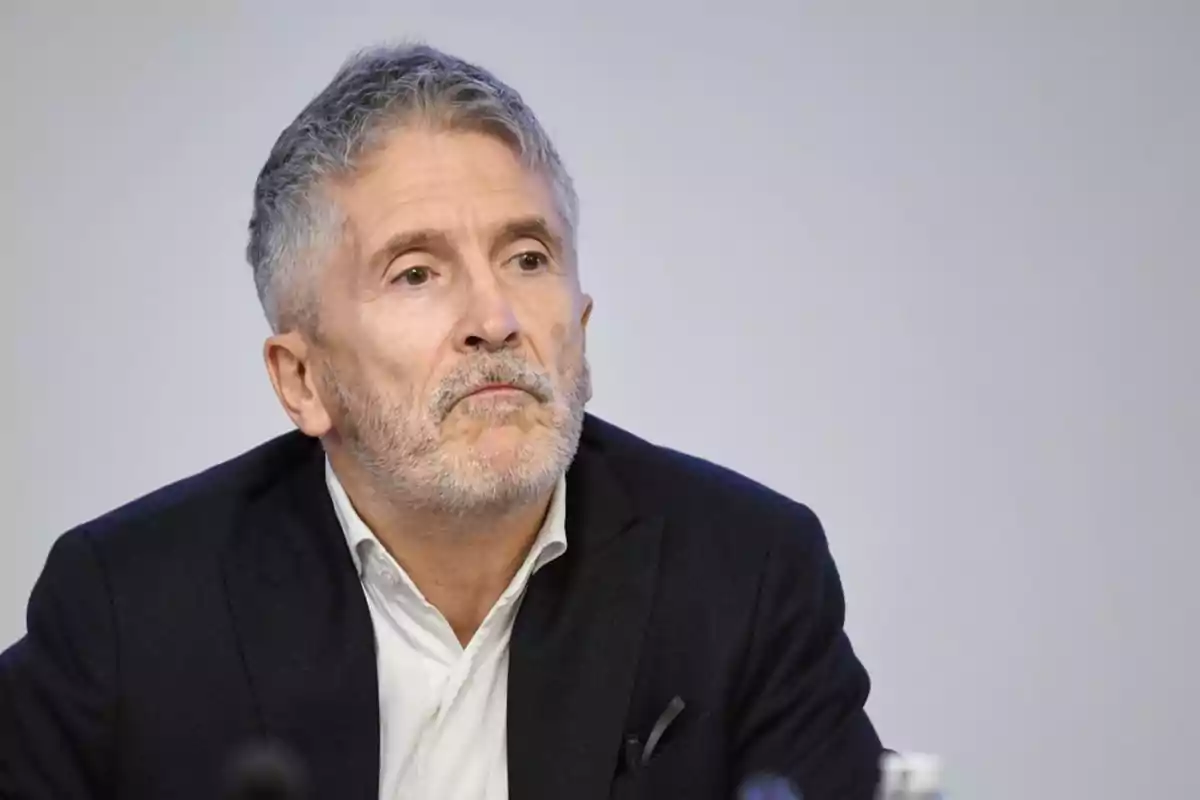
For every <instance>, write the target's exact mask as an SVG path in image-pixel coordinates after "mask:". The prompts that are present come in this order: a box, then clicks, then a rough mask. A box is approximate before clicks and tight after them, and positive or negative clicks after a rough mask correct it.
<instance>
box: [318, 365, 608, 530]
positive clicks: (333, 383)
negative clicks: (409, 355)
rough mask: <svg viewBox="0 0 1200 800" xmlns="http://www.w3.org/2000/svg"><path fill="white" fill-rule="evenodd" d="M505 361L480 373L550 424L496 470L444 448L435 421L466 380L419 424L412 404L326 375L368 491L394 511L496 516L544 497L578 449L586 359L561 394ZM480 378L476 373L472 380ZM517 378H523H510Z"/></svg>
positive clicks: (587, 379)
mask: <svg viewBox="0 0 1200 800" xmlns="http://www.w3.org/2000/svg"><path fill="white" fill-rule="evenodd" d="M500 363H501V364H504V363H505V362H500ZM507 364H508V366H507V367H505V368H501V369H499V371H497V370H496V369H488V370H483V371H482V372H483V373H484V374H486V375H493V374H494V375H498V377H499V379H501V380H513V381H514V382H517V383H518V385H522V386H523V388H528V389H529V390H530V393H531V394H534V395H535V396H537V397H538V398H539V399H540V400H541V402H542V403H543V404H544V405H545V406H546V407H547V408H548V409H549V411H550V413H551V420H550V423H549V425H547V426H546V427H545V428H544V429H543V430H541V431H539V432H538V433H537V434H535V435H534V436H532V437H531V438H530V440H529V441H526V442H524V443H522V444H521V445H519V448H520V449H519V451H518V453H517V454H516V455H515V457H514V458H513V463H512V465H511V466H510V467H508V468H506V469H501V470H497V469H490V468H489V467H488V466H487V465H485V464H482V463H479V462H476V461H473V460H472V458H471V457H470V455H469V453H468V455H467V456H465V457H464V456H461V455H451V454H450V453H448V452H446V450H445V448H444V447H443V444H444V443H443V440H442V438H441V433H442V427H441V423H443V422H444V421H445V419H446V415H447V414H449V413H450V409H451V408H452V407H453V401H452V398H453V397H454V396H455V387H456V385H461V384H464V383H465V382H467V381H469V380H470V379H471V375H468V376H465V377H462V378H459V379H458V380H456V381H450V382H448V383H447V384H446V385H444V386H442V387H440V388H439V391H438V392H437V393H436V394H435V397H434V398H433V401H432V402H431V404H430V408H429V409H428V410H427V411H426V412H425V414H423V415H422V417H421V418H422V419H423V420H425V421H426V422H425V423H424V424H421V423H420V422H414V421H413V420H414V415H413V413H412V409H411V407H409V406H407V405H405V404H403V403H397V402H394V401H391V400H389V399H388V398H385V397H383V396H381V395H380V394H378V393H376V392H373V391H371V390H369V389H368V388H367V387H365V386H363V385H361V382H360V381H349V382H346V381H341V380H336V379H335V378H333V373H332V370H331V371H330V372H329V373H328V374H329V375H330V377H331V379H330V380H328V381H326V382H325V388H326V395H327V396H328V397H329V398H331V400H332V401H333V406H334V408H332V409H331V412H332V416H333V418H334V423H335V428H336V430H337V433H338V435H339V436H340V438H341V440H342V441H343V442H344V444H345V445H346V449H347V451H348V452H349V454H350V455H351V456H352V457H353V458H354V459H355V461H356V462H357V463H358V465H359V466H360V468H362V470H363V471H364V472H365V474H366V475H367V476H368V478H369V480H370V482H371V484H372V488H373V490H374V492H375V493H376V494H378V495H379V496H380V497H381V498H384V499H386V500H387V501H388V502H389V503H390V504H393V505H396V506H397V507H401V508H406V509H408V510H412V511H420V512H423V513H433V514H438V515H446V516H453V517H472V516H486V515H492V514H497V513H503V512H504V511H507V510H509V509H513V508H517V507H519V506H521V505H525V504H528V503H531V502H534V501H535V500H537V499H539V498H543V497H545V496H546V495H548V494H549V493H550V492H551V491H552V490H553V488H554V486H555V484H556V483H557V482H558V481H559V480H560V479H561V478H562V477H563V476H564V475H565V474H566V471H567V469H568V468H569V467H570V465H571V462H572V461H573V460H574V458H575V453H576V452H577V450H578V447H579V439H580V436H581V435H582V431H583V419H584V409H585V406H586V404H587V401H588V399H589V398H590V396H591V372H590V369H589V367H588V363H587V359H586V358H583V359H582V360H581V362H580V367H579V369H578V370H577V371H575V372H573V373H570V374H568V375H567V376H566V378H567V386H566V389H565V391H562V392H558V391H555V387H554V386H553V385H552V384H551V382H550V381H549V380H548V379H547V378H545V376H542V375H540V374H539V373H534V372H531V371H529V368H528V367H523V368H522V367H521V366H520V365H518V364H516V362H514V361H509V362H507ZM479 373H480V371H479V370H475V371H473V372H472V375H475V376H476V377H477V376H478V374H479ZM518 373H519V374H520V375H521V377H522V380H517V378H516V377H514V376H516V375H517V374H518ZM471 415H472V418H473V419H475V420H481V419H482V420H485V421H487V417H495V416H498V415H497V414H496V413H495V412H494V411H492V410H489V409H479V410H477V411H473V412H471ZM490 421H492V422H495V421H498V420H496V419H492V420H490Z"/></svg>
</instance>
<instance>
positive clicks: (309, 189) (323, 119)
mask: <svg viewBox="0 0 1200 800" xmlns="http://www.w3.org/2000/svg"><path fill="white" fill-rule="evenodd" d="M410 122H420V123H425V124H429V125H433V126H437V127H439V128H442V129H447V130H469V131H475V132H479V133H485V134H488V135H491V136H495V137H496V138H498V139H501V140H502V141H504V142H505V143H507V144H508V145H509V146H510V147H512V148H513V150H514V152H515V153H516V154H517V155H518V157H519V158H520V159H521V161H522V163H523V164H524V165H525V166H526V167H527V168H529V169H532V170H535V171H537V172H539V173H541V174H543V175H545V177H546V178H547V179H548V180H549V182H550V185H551V189H552V191H553V193H554V196H555V200H556V202H557V204H558V211H559V213H560V215H561V216H562V218H563V222H564V223H565V224H566V226H567V229H568V243H570V244H571V245H572V246H573V243H574V239H575V231H576V229H577V226H578V217H579V201H578V198H577V197H576V194H575V189H574V186H573V184H572V181H571V177H570V175H569V174H568V173H567V170H566V168H565V167H564V166H563V163H562V160H561V159H560V158H559V156H558V153H557V151H556V150H555V149H554V145H553V144H552V143H551V142H550V137H549V136H548V135H547V134H546V132H545V131H544V130H543V129H542V126H541V123H539V122H538V120H537V117H535V116H534V114H533V111H531V110H530V109H529V107H528V106H527V105H526V104H525V102H524V101H523V100H522V99H521V96H520V95H519V94H518V93H517V92H516V91H515V90H513V89H512V88H511V87H509V86H508V85H506V84H505V83H503V82H501V81H500V80H499V79H498V78H496V77H495V76H494V75H493V74H492V73H490V72H488V71H487V70H485V69H483V68H482V67H478V66H476V65H474V64H470V63H468V62H466V61H463V60H462V59H459V58H455V57H454V56H451V55H448V54H446V53H443V52H441V51H439V50H436V49H434V48H432V47H429V46H427V45H420V44H406V45H391V46H382V47H376V48H372V49H369V50H365V51H362V52H360V53H358V54H356V55H354V56H352V57H351V58H350V59H349V60H347V61H346V62H345V63H344V64H343V65H342V67H341V69H339V70H338V72H337V74H336V75H335V76H334V78H333V80H332V82H330V84H329V85H328V86H327V87H326V88H325V89H324V90H323V91H322V92H321V93H320V94H319V95H317V96H316V97H315V98H314V99H313V100H312V101H311V102H310V103H309V104H308V106H307V107H305V109H304V110H303V111H301V112H300V115H299V116H298V117H297V118H296V119H295V121H293V122H292V124H291V125H289V126H288V127H287V128H286V129H285V130H284V131H283V133H281V134H280V135H279V138H278V139H277V140H276V142H275V146H274V147H273V148H272V149H271V154H270V156H269V157H268V159H267V162H266V164H265V165H264V166H263V168H262V171H261V172H260V173H259V175H258V181H257V182H256V184H255V186H254V211H253V214H252V216H251V218H250V241H249V244H248V245H247V247H246V258H247V260H248V261H249V262H250V265H251V266H252V267H253V268H254V283H255V286H256V287H257V289H258V297H259V300H260V301H261V302H262V306H263V310H264V311H265V312H266V316H267V320H268V322H270V324H271V327H272V329H274V330H275V331H276V332H280V331H283V330H286V329H289V328H292V327H295V326H305V325H315V322H316V320H315V315H316V302H315V298H314V297H313V296H312V294H313V289H312V287H313V284H314V283H315V282H314V281H312V280H311V279H310V280H308V281H307V286H308V287H309V288H308V289H307V290H303V289H302V288H301V286H300V285H299V283H298V281H297V280H296V278H297V276H298V274H300V273H301V272H302V271H307V272H308V273H309V274H310V275H311V272H312V269H311V268H312V267H313V266H314V265H315V262H317V261H319V260H320V259H321V258H322V257H323V256H325V255H326V254H327V253H328V252H329V251H330V249H331V247H332V245H333V244H334V243H335V241H336V236H337V233H338V231H339V230H340V219H341V218H340V212H339V211H338V210H337V209H336V208H335V207H334V204H333V202H332V200H331V198H330V197H329V196H328V193H327V192H325V191H323V188H324V187H325V184H326V182H327V181H329V180H330V179H331V178H337V177H345V176H348V175H353V173H354V172H355V170H356V169H357V167H358V165H359V164H360V163H361V161H362V159H363V158H364V157H366V156H368V155H370V154H371V153H372V151H373V148H376V147H377V146H379V144H380V143H381V142H382V141H383V139H384V137H385V136H386V134H388V133H389V132H391V131H393V130H394V129H395V128H397V127H399V126H401V125H404V124H407V123H410Z"/></svg>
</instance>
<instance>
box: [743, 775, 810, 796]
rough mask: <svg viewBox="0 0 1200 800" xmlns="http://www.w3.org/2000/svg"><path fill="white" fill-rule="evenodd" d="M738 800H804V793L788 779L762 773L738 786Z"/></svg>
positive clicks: (752, 776)
mask: <svg viewBox="0 0 1200 800" xmlns="http://www.w3.org/2000/svg"><path fill="white" fill-rule="evenodd" d="M737 800H804V793H803V792H801V791H800V790H799V789H798V788H796V784H794V783H792V782H791V781H790V780H788V779H787V778H784V777H782V776H780V775H773V774H771V773H766V772H762V773H759V774H757V775H751V776H750V777H749V778H746V780H744V781H742V782H741V783H739V784H738V787H737Z"/></svg>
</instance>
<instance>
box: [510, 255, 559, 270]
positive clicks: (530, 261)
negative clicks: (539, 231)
mask: <svg viewBox="0 0 1200 800" xmlns="http://www.w3.org/2000/svg"><path fill="white" fill-rule="evenodd" d="M513 263H514V264H516V265H517V268H518V269H519V270H521V271H522V272H537V271H538V270H541V269H545V268H546V267H547V266H548V265H549V264H550V257H549V256H547V255H546V254H545V253H543V252H541V251H540V250H526V251H525V252H523V253H517V255H515V256H513Z"/></svg>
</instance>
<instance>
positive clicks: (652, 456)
mask: <svg viewBox="0 0 1200 800" xmlns="http://www.w3.org/2000/svg"><path fill="white" fill-rule="evenodd" d="M584 431H585V432H584V441H583V443H582V446H586V447H589V448H591V449H592V450H594V451H595V452H597V453H599V454H600V455H601V456H602V457H603V459H604V460H605V461H606V463H607V464H608V465H609V467H610V468H611V470H612V472H613V473H614V474H615V475H616V476H617V479H618V481H619V482H620V483H621V484H622V486H623V487H624V489H625V491H626V493H627V494H628V495H629V496H630V498H632V500H633V502H634V504H635V506H636V507H637V508H638V509H639V510H641V511H642V512H643V513H647V514H651V515H655V516H661V517H663V518H664V519H665V520H666V521H667V522H668V524H673V525H674V526H676V527H685V528H686V529H688V530H689V531H690V532H691V533H692V535H691V538H692V539H693V541H696V540H697V539H703V538H715V539H721V540H732V541H734V542H735V543H736V544H737V545H738V547H739V548H741V549H753V550H763V549H765V550H781V549H782V550H789V551H792V552H793V553H798V552H799V551H804V550H809V551H811V550H813V549H815V550H817V551H818V552H819V551H822V550H823V549H824V548H825V535H824V531H823V529H822V527H821V523H820V521H819V519H818V518H817V515H816V514H815V513H814V512H813V510H812V509H811V508H809V507H808V506H807V505H805V504H804V503H802V502H799V501H797V500H794V499H792V498H790V497H788V496H786V495H784V494H782V493H781V492H779V491H777V490H775V489H772V488H770V487H768V486H766V485H765V484H763V483H761V482H759V481H756V480H754V479H752V478H749V477H747V476H746V475H743V474H741V473H739V472H736V471H735V470H732V469H729V468H728V467H724V466H721V465H719V464H716V463H713V462H712V461H709V460H707V459H704V458H700V457H698V456H695V455H691V454H688V453H684V452H681V451H679V450H675V449H672V448H669V447H664V446H662V445H658V444H654V443H652V442H649V441H647V440H646V439H643V438H641V437H639V436H636V435H634V434H632V433H630V432H629V431H626V430H623V429H621V428H618V427H617V426H615V425H612V424H611V423H608V422H605V421H603V420H600V419H598V418H595V417H591V416H589V418H588V422H587V425H586V426H585V429H584Z"/></svg>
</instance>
